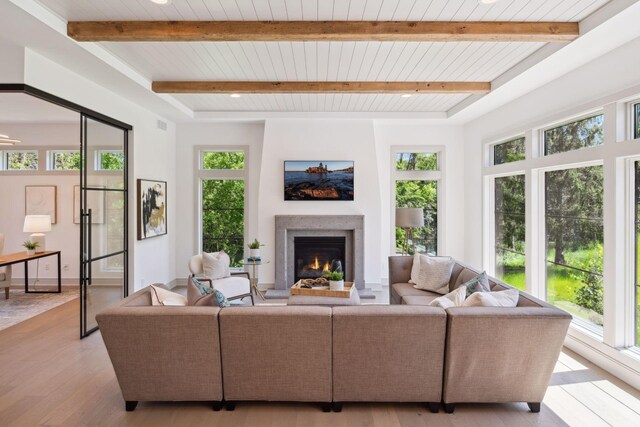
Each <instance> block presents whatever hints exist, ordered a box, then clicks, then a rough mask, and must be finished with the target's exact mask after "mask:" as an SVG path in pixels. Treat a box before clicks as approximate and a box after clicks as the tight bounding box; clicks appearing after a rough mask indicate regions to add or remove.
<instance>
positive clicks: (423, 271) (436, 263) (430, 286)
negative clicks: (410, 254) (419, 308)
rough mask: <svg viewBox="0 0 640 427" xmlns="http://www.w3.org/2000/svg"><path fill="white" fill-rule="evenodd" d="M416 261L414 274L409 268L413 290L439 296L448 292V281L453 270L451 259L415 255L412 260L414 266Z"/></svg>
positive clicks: (412, 269)
mask: <svg viewBox="0 0 640 427" xmlns="http://www.w3.org/2000/svg"><path fill="white" fill-rule="evenodd" d="M416 261H418V263H417V264H418V266H417V269H416V271H415V274H414V267H412V268H411V281H412V282H413V283H414V285H413V287H414V288H416V289H421V290H424V291H431V292H436V293H438V294H441V295H444V294H446V293H448V292H449V280H450V279H451V271H452V270H453V259H451V257H431V256H428V255H422V254H416V255H415V257H414V259H413V264H414V266H415V265H416Z"/></svg>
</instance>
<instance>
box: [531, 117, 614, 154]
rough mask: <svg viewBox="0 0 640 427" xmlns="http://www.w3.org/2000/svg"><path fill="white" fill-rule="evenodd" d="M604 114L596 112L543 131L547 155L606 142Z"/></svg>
mask: <svg viewBox="0 0 640 427" xmlns="http://www.w3.org/2000/svg"><path fill="white" fill-rule="evenodd" d="M603 125H604V114H596V115H593V116H589V117H586V118H583V119H579V120H575V121H572V122H569V123H566V124H563V125H560V126H556V127H552V128H549V129H545V130H544V131H543V141H544V154H545V156H548V155H551V154H556V153H564V152H567V151H573V150H579V149H581V148H588V147H597V146H599V145H602V144H603V143H604V133H603Z"/></svg>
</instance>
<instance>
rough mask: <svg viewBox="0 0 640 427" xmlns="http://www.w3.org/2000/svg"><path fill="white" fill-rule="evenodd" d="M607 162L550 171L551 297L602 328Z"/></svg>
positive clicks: (548, 265)
mask: <svg viewBox="0 0 640 427" xmlns="http://www.w3.org/2000/svg"><path fill="white" fill-rule="evenodd" d="M603 184H604V180H603V167H602V166H588V167H579V168H573V169H564V170H556V171H550V172H546V174H545V200H546V203H545V226H546V230H545V231H546V272H547V301H549V302H550V303H552V304H555V305H557V306H559V307H560V308H563V309H565V310H567V311H569V312H570V313H571V314H573V315H574V317H576V318H580V319H582V320H584V321H587V322H589V324H591V325H595V326H596V328H595V330H596V331H597V332H600V333H602V326H603V323H604V319H603V293H604V290H603V284H602V264H603V232H604V230H603V224H602V204H603Z"/></svg>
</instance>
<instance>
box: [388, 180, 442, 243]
mask: <svg viewBox="0 0 640 427" xmlns="http://www.w3.org/2000/svg"><path fill="white" fill-rule="evenodd" d="M396 207H397V208H422V209H423V211H424V227H421V228H417V229H414V230H413V240H414V241H413V242H408V246H409V248H408V250H409V254H410V255H413V244H414V243H415V247H416V251H417V252H419V253H424V254H429V255H436V254H437V250H438V182H437V181H425V180H410V181H406V180H397V181H396ZM404 238H405V231H404V230H403V229H402V228H399V227H396V252H397V253H402V246H403V245H404Z"/></svg>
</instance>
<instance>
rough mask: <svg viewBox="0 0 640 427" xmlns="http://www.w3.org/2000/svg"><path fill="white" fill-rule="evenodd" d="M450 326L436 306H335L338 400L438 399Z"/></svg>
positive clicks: (334, 392) (334, 350)
mask: <svg viewBox="0 0 640 427" xmlns="http://www.w3.org/2000/svg"><path fill="white" fill-rule="evenodd" d="M445 328H446V317H445V312H444V310H442V309H439V308H435V307H424V306H410V305H393V306H352V307H334V308H333V400H334V401H336V402H353V401H361V402H439V401H440V400H441V397H442V367H443V363H444V361H443V355H444V342H445Z"/></svg>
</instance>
